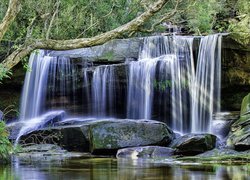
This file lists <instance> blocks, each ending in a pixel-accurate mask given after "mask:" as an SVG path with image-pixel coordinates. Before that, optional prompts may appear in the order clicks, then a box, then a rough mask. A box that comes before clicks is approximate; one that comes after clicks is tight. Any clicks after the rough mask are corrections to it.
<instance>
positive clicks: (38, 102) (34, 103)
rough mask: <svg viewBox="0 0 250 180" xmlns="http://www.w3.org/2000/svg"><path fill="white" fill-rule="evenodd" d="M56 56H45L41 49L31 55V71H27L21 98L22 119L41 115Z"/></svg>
mask: <svg viewBox="0 0 250 180" xmlns="http://www.w3.org/2000/svg"><path fill="white" fill-rule="evenodd" d="M54 59H55V57H49V56H45V51H43V50H39V52H34V53H32V54H31V56H30V60H29V67H30V69H31V70H30V71H28V72H27V73H26V76H25V81H24V88H23V93H22V99H21V112H20V120H27V119H31V118H34V117H37V116H39V115H41V113H42V110H43V107H44V103H45V99H46V92H47V86H46V84H47V80H48V71H49V67H50V63H51V61H52V60H54Z"/></svg>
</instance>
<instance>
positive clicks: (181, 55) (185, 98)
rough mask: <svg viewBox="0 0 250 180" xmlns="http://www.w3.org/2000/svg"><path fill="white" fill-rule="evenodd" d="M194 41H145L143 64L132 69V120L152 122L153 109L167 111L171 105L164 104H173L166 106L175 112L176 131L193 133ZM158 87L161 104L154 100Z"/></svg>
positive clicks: (129, 114)
mask: <svg viewBox="0 0 250 180" xmlns="http://www.w3.org/2000/svg"><path fill="white" fill-rule="evenodd" d="M192 42H193V38H192V37H181V36H168V37H163V36H156V37H148V38H145V40H144V44H143V47H142V49H141V52H140V54H139V61H138V62H132V63H131V64H130V68H129V85H128V104H127V117H128V118H135V119H140V118H143V119H151V118H152V117H153V112H152V110H153V106H158V108H164V106H167V104H165V105H163V104H162V101H163V102H164V101H165V102H166V101H171V102H169V106H168V107H165V108H167V109H166V111H167V110H168V111H169V109H170V108H171V109H172V112H170V113H171V116H170V118H168V120H167V123H168V124H169V125H170V126H171V127H172V128H174V129H175V130H178V131H181V132H185V131H189V129H190V127H191V124H190V120H189V119H190V117H189V116H190V114H189V112H188V107H189V103H190V102H191V99H190V98H191V96H190V93H189V91H187V88H188V87H191V83H192V82H193V76H194V65H193V54H192ZM157 88H161V89H160V92H159V93H160V97H161V100H160V102H159V103H155V102H154V101H156V100H155V99H157V100H158V98H157V97H154V96H155V93H154V91H155V89H157ZM159 93H158V94H157V95H159ZM157 95H156V96H157ZM169 97H171V99H169ZM158 101H159V100H158ZM184 103H185V104H184ZM162 105H163V107H159V106H162Z"/></svg>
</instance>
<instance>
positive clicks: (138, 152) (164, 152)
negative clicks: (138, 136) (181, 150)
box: [116, 146, 174, 159]
mask: <svg viewBox="0 0 250 180" xmlns="http://www.w3.org/2000/svg"><path fill="white" fill-rule="evenodd" d="M173 155H174V150H173V149H172V148H169V147H161V146H142V147H132V148H124V149H119V150H118V152H117V154H116V157H117V158H126V159H138V158H142V159H150V158H155V159H157V158H169V157H171V156H173Z"/></svg>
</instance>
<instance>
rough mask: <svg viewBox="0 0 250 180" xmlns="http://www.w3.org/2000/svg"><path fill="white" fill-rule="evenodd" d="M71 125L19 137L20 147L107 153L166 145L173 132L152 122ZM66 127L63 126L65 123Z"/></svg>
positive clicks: (95, 121)
mask: <svg viewBox="0 0 250 180" xmlns="http://www.w3.org/2000/svg"><path fill="white" fill-rule="evenodd" d="M67 122H68V123H70V124H73V125H66V126H65V125H64V126H63V125H62V126H58V127H50V128H41V129H37V130H35V131H33V132H30V133H28V134H25V135H22V136H21V137H20V143H22V144H27V143H35V144H39V143H43V144H44V143H56V144H58V145H59V146H61V147H63V148H64V149H66V150H68V151H81V152H89V151H90V152H94V153H96V152H97V153H104V154H105V153H109V152H111V153H112V154H113V153H114V152H115V153H116V150H118V149H121V148H126V147H135V146H147V145H167V144H168V143H170V141H171V140H172V138H173V132H172V131H171V130H170V129H169V128H168V126H167V125H166V124H164V123H161V122H157V121H152V120H129V119H111V120H108V119H103V120H83V121H79V120H78V121H77V122H76V123H74V122H73V121H72V120H68V121H67ZM66 124H67V123H66Z"/></svg>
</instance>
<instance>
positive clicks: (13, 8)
mask: <svg viewBox="0 0 250 180" xmlns="http://www.w3.org/2000/svg"><path fill="white" fill-rule="evenodd" d="M19 10H20V0H10V1H9V6H8V9H7V12H6V14H5V16H4V18H3V20H2V22H1V24H0V41H1V40H2V38H3V36H4V34H5V33H6V31H7V30H8V29H9V26H10V25H11V23H12V22H13V21H14V19H15V17H16V15H17V13H18V12H19Z"/></svg>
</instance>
